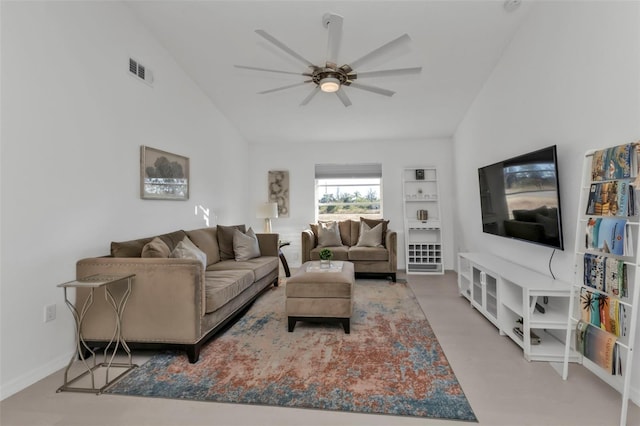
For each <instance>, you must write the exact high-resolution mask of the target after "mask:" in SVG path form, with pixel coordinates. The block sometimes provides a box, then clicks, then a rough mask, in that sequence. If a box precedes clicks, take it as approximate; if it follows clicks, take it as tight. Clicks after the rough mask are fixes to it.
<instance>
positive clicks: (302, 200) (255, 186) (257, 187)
mask: <svg viewBox="0 0 640 426" xmlns="http://www.w3.org/2000/svg"><path fill="white" fill-rule="evenodd" d="M323 163H336V164H349V163H380V164H382V182H383V187H382V196H383V210H384V211H383V215H384V218H385V219H389V220H390V221H391V222H390V223H389V227H390V228H392V229H393V230H395V231H396V232H397V233H398V268H399V269H405V263H404V262H405V252H404V231H403V228H404V223H403V211H402V202H403V201H402V199H403V196H402V180H401V176H402V169H403V168H405V167H411V166H420V165H422V166H431V165H433V166H438V172H439V174H440V193H441V194H440V195H441V200H442V207H441V209H442V216H441V217H442V227H443V241H444V251H445V253H444V264H445V269H453V268H454V253H455V252H454V249H453V232H452V231H453V229H452V227H453V220H452V217H453V207H452V203H453V197H452V194H453V172H452V163H453V160H452V141H451V140H449V139H439V140H428V141H422V140H421V141H418V140H414V141H365V142H348V143H326V144H322V145H318V144H312V143H305V142H304V141H301V142H300V143H295V144H279V145H260V144H252V145H251V149H250V164H251V167H250V170H251V172H250V173H251V174H250V177H251V182H252V188H251V193H250V195H251V200H252V201H253V202H254V210H255V206H257V205H258V204H259V203H262V202H265V201H266V200H267V175H268V172H269V170H289V180H290V194H289V198H290V203H291V206H290V207H291V214H290V217H289V218H278V219H274V220H273V221H272V224H273V230H274V232H278V233H279V234H280V237H281V239H286V240H289V241H291V246H289V247H285V248H284V249H283V251H284V252H285V256H286V257H287V260H288V262H289V264H290V266H294V265H300V250H301V247H300V233H301V231H302V230H303V229H307V228H308V227H309V223H313V222H314V221H315V211H314V205H315V200H314V197H315V165H316V164H323ZM260 220H261V219H253V225H254V227H256V228H257V229H262V223H261V222H260Z"/></svg>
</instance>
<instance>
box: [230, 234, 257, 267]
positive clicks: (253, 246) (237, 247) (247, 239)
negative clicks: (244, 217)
mask: <svg viewBox="0 0 640 426" xmlns="http://www.w3.org/2000/svg"><path fill="white" fill-rule="evenodd" d="M233 252H234V253H235V255H236V261H238V262H241V261H243V260H249V259H253V258H255V257H260V245H259V244H258V237H256V234H255V233H254V232H253V229H251V228H249V229H248V230H247V233H246V234H243V233H242V231H240V230H238V229H235V230H234V231H233Z"/></svg>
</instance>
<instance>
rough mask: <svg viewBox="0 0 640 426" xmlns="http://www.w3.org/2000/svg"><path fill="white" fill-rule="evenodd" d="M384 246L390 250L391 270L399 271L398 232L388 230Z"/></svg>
mask: <svg viewBox="0 0 640 426" xmlns="http://www.w3.org/2000/svg"><path fill="white" fill-rule="evenodd" d="M384 246H385V247H386V248H387V250H389V270H390V271H392V272H396V271H397V270H398V234H397V233H396V231H390V230H387V235H386V237H385V241H384Z"/></svg>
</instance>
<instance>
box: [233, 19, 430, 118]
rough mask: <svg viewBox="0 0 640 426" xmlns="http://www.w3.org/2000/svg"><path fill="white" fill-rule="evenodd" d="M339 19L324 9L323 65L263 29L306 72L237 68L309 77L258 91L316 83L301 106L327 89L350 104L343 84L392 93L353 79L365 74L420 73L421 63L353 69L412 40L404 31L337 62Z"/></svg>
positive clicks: (385, 93) (390, 94)
mask: <svg viewBox="0 0 640 426" xmlns="http://www.w3.org/2000/svg"><path fill="white" fill-rule="evenodd" d="M342 21H343V18H342V16H340V15H336V14H333V13H326V14H324V15H323V17H322V25H323V26H324V27H325V28H328V29H329V40H328V43H327V60H326V62H325V64H324V65H323V66H319V65H315V64H313V63H311V61H309V60H307V59H305V58H304V57H303V56H302V55H300V54H299V53H297V52H295V51H294V50H292V49H291V48H290V47H288V46H287V45H286V44H284V43H282V42H281V41H280V40H278V39H276V38H275V37H273V36H272V35H270V34H269V33H267V32H266V31H265V30H256V33H257V34H258V35H259V36H261V37H263V38H264V39H266V40H267V41H268V42H270V43H272V44H273V45H275V46H276V47H278V48H279V49H281V50H283V51H284V52H286V53H287V54H289V55H290V56H292V57H294V58H295V59H297V60H298V61H300V62H302V63H303V64H305V65H306V66H307V67H308V68H309V71H307V72H303V73H300V72H292V71H281V70H274V69H268V68H260V67H252V66H247V65H235V67H236V68H242V69H247V70H253V71H264V72H272V73H279V74H293V75H302V76H305V77H310V79H307V80H305V81H303V82H300V83H294V84H289V85H286V86H282V87H276V88H275V89H269V90H265V91H262V92H258V93H259V94H265V93H272V92H277V91H280V90H285V89H290V88H292V87H297V86H302V85H305V84H308V83H312V84H315V87H314V88H313V90H312V91H311V93H309V94H308V95H307V97H305V98H304V99H303V100H302V102H301V103H300V105H301V106H303V105H307V104H308V103H309V101H311V99H313V97H314V96H315V95H316V94H317V93H318V92H320V91H322V92H326V93H335V94H336V95H337V96H338V98H339V99H340V101H341V102H342V103H343V104H344V106H345V107H348V106H349V105H351V100H350V99H349V97H348V96H347V94H346V93H345V90H344V88H345V87H346V86H349V87H354V88H356V89H361V90H366V91H369V92H373V93H377V94H379V95H384V96H393V94H394V93H395V92H394V91H392V90H388V89H383V88H381V87H377V86H371V85H367V84H361V83H357V82H356V81H355V80H356V79H358V80H359V79H362V78H368V77H392V76H397V75H409V74H419V73H420V72H421V71H422V67H413V68H397V69H389V70H378V71H367V72H356V71H355V69H356V68H359V67H361V66H362V65H364V64H366V63H368V62H370V61H371V60H373V59H375V58H378V57H380V56H382V55H384V54H387V53H389V52H391V51H392V50H394V49H396V48H398V47H401V46H402V45H406V44H407V43H409V42H410V41H411V39H410V38H409V36H408V35H407V34H403V35H401V36H400V37H398V38H396V39H394V40H391V41H390V42H388V43H385V44H384V45H382V46H380V47H378V48H377V49H374V50H372V51H371V52H369V53H367V54H366V55H364V56H362V57H361V58H359V59H356V60H355V61H353V62H351V63H349V64H344V65H342V66H338V65H337V60H338V52H339V50H340V43H341V39H342Z"/></svg>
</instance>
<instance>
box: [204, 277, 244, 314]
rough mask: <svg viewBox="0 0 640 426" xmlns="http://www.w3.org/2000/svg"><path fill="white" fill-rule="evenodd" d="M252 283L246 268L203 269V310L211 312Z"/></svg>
mask: <svg viewBox="0 0 640 426" xmlns="http://www.w3.org/2000/svg"><path fill="white" fill-rule="evenodd" d="M251 284H253V273H251V271H248V270H243V269H237V270H226V271H205V273H204V290H205V298H206V301H205V312H206V313H210V312H213V311H215V310H217V309H219V308H220V307H222V306H224V305H225V304H226V303H227V302H229V301H230V300H232V299H234V298H235V297H236V296H238V295H239V294H240V293H242V292H243V291H244V290H246V289H247V288H249V287H250V286H251Z"/></svg>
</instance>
